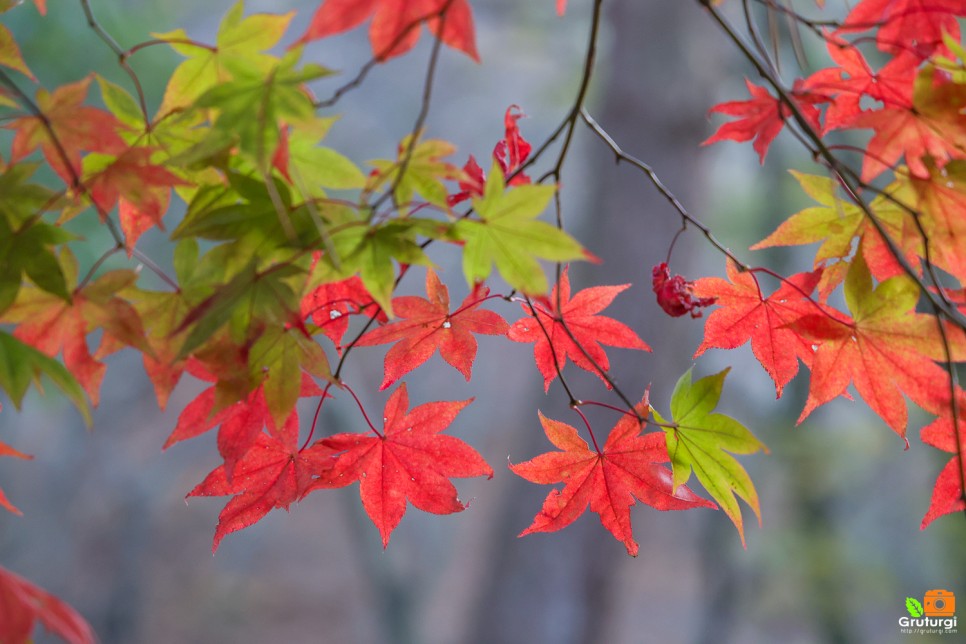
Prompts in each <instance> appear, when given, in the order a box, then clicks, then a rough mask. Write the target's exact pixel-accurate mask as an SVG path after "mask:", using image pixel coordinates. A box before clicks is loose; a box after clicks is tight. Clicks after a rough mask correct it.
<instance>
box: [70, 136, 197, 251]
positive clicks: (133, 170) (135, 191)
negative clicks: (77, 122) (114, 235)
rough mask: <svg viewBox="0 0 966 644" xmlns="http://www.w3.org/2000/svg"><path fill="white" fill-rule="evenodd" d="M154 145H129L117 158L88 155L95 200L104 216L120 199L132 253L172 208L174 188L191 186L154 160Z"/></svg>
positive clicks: (121, 219)
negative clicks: (130, 146)
mask: <svg viewBox="0 0 966 644" xmlns="http://www.w3.org/2000/svg"><path fill="white" fill-rule="evenodd" d="M154 152H155V151H154V150H152V149H151V148H129V149H127V150H126V151H124V152H123V153H122V154H120V155H119V156H118V157H117V158H114V157H110V156H107V155H101V154H88V155H87V156H86V157H85V158H84V167H85V169H86V171H87V172H86V174H87V175H88V178H87V179H86V183H87V187H88V189H89V190H90V195H91V199H92V200H93V201H94V204H95V205H96V206H97V208H98V211H99V212H100V213H101V215H102V216H107V213H109V212H110V211H111V210H112V209H113V208H114V205H115V204H116V203H118V201H119V200H120V206H119V211H120V221H121V226H122V227H123V229H124V232H125V246H126V247H127V249H128V255H129V256H130V254H131V251H132V249H133V248H134V244H136V243H137V240H138V237H140V236H141V234H142V233H143V232H144V231H145V230H147V229H149V228H151V227H152V226H157V227H158V228H161V229H162V230H164V226H163V225H162V224H161V218H162V217H163V216H164V214H165V212H166V211H167V209H168V204H169V202H170V198H171V188H173V187H177V186H188V185H191V184H190V183H189V182H187V181H185V180H184V179H182V178H181V177H179V176H177V175H176V174H174V173H172V172H171V171H169V170H167V169H166V168H164V167H163V166H160V165H157V164H155V163H152V162H151V156H152V154H153V153H154Z"/></svg>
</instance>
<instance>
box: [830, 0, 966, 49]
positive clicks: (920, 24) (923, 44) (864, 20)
mask: <svg viewBox="0 0 966 644" xmlns="http://www.w3.org/2000/svg"><path fill="white" fill-rule="evenodd" d="M963 15H966V9H964V8H963V4H962V2H961V0H862V2H859V3H858V4H857V5H855V7H853V8H852V11H850V12H849V15H848V16H846V18H845V21H844V22H843V23H842V26H841V28H840V29H839V31H841V32H846V33H847V32H854V31H866V30H868V29H873V28H875V29H876V42H877V44H878V46H879V49H881V50H883V51H888V52H891V53H902V52H906V51H911V52H914V53H915V54H916V55H917V56H919V57H920V58H923V59H925V58H928V57H929V55H930V54H931V53H932V52H933V51H934V50H935V49H936V48H937V47H938V46H939V45H940V44H942V39H943V32H946V33H950V34H956V37H957V38H958V34H959V24H958V23H957V22H956V16H963Z"/></svg>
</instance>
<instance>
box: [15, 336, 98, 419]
mask: <svg viewBox="0 0 966 644" xmlns="http://www.w3.org/2000/svg"><path fill="white" fill-rule="evenodd" d="M40 374H44V375H46V376H47V377H48V378H50V379H51V381H53V382H54V384H56V385H57V386H58V387H59V388H60V389H61V391H63V392H64V394H65V395H66V396H67V397H68V398H69V399H70V400H71V402H73V403H74V404H75V405H76V406H77V409H78V410H79V411H80V413H81V415H82V416H83V417H84V421H85V422H86V423H87V424H88V425H90V424H91V412H90V409H89V408H88V406H87V401H86V400H85V399H84V390H83V389H81V386H80V384H78V382H77V380H75V379H74V376H73V375H71V372H70V371H68V370H67V369H66V368H65V367H64V365H62V364H61V363H59V362H57V361H56V360H53V359H51V358H50V357H48V356H47V355H46V354H44V353H42V352H40V351H38V350H37V349H34V348H33V347H31V346H29V345H27V344H24V343H23V342H21V341H19V340H17V338H15V337H14V336H12V335H10V334H9V333H6V332H5V331H0V388H2V389H3V390H4V391H6V392H7V395H8V396H9V397H10V399H11V400H12V401H13V405H14V407H16V408H17V409H20V405H21V403H23V397H24V394H26V393H27V388H28V387H29V386H30V383H31V382H32V381H36V380H37V379H38V378H39V376H40Z"/></svg>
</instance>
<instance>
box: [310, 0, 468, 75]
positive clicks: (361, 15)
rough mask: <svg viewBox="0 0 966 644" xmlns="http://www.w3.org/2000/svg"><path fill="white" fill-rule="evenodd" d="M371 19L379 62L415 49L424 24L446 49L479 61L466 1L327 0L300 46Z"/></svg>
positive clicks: (373, 45) (371, 35)
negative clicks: (454, 50)
mask: <svg viewBox="0 0 966 644" xmlns="http://www.w3.org/2000/svg"><path fill="white" fill-rule="evenodd" d="M444 12H445V15H442V14H444ZM369 16H373V20H372V25H371V26H370V28H369V42H370V43H371V44H372V53H373V54H374V55H375V57H376V58H377V59H378V60H381V61H385V60H388V59H389V58H392V57H394V56H399V55H400V54H404V53H406V52H407V51H409V50H410V49H412V48H413V45H415V44H416V41H417V40H419V32H420V24H421V23H423V22H425V23H426V24H427V26H428V27H429V30H430V31H431V32H433V34H434V35H436V37H437V38H440V39H441V40H442V41H443V42H444V43H445V44H446V45H449V46H450V47H453V48H454V49H458V50H460V51H462V52H464V53H466V54H467V55H468V56H469V57H470V58H472V59H473V60H475V61H477V62H479V60H480V56H479V54H478V53H477V51H476V32H475V30H474V28H473V12H472V10H471V9H470V5H469V3H468V2H467V0H324V2H323V3H322V5H321V6H320V7H319V8H318V10H317V11H316V12H315V15H314V16H312V21H311V22H310V23H309V27H308V29H307V30H306V32H305V34H304V35H303V36H302V37H301V38H300V39H299V41H298V42H299V43H305V42H310V41H312V40H318V39H319V38H325V37H326V36H331V35H334V34H338V33H342V32H343V31H348V30H349V29H354V28H355V27H358V26H359V25H360V24H362V23H363V22H364V21H365V20H366V19H367V18H368V17H369Z"/></svg>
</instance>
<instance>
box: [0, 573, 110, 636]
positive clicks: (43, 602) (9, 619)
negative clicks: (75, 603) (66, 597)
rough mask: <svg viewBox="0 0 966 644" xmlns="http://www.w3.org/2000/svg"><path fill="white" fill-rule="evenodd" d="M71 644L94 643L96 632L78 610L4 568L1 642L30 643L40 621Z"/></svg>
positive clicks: (0, 602)
mask: <svg viewBox="0 0 966 644" xmlns="http://www.w3.org/2000/svg"><path fill="white" fill-rule="evenodd" d="M38 619H39V620H40V623H41V624H43V625H44V628H46V629H47V630H48V631H50V632H51V633H52V634H54V635H56V636H58V637H60V638H61V639H63V640H64V641H65V642H68V644H94V642H95V638H94V631H93V630H92V629H91V626H90V624H88V623H87V622H86V621H85V620H84V618H83V617H81V616H80V615H79V614H78V613H77V611H76V610H74V609H73V608H71V607H70V605H68V604H67V603H66V602H65V601H63V600H61V599H59V598H57V597H55V596H54V595H51V594H50V593H48V592H47V591H46V590H44V589H43V588H40V587H39V586H36V585H35V584H32V583H31V582H29V581H27V580H26V579H24V578H23V577H21V576H20V575H17V574H15V573H12V572H10V571H9V570H7V569H6V568H3V567H0V642H10V643H11V644H19V643H20V642H30V641H33V640H32V639H31V635H32V634H33V630H34V625H35V623H36V621H37V620H38Z"/></svg>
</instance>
